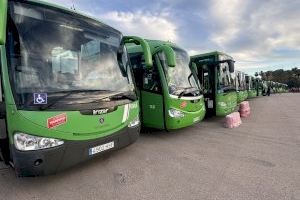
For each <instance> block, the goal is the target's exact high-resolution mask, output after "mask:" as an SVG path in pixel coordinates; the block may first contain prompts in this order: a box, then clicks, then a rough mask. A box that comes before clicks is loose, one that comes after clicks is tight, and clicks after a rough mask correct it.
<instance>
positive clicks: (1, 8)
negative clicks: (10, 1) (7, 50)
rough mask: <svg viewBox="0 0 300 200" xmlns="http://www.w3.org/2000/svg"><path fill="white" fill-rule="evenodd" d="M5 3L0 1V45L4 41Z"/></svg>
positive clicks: (4, 0) (2, 0)
mask: <svg viewBox="0 0 300 200" xmlns="http://www.w3.org/2000/svg"><path fill="white" fill-rule="evenodd" d="M6 19H7V1H6V0H0V45H3V44H4V43H5V40H6V21H7V20H6Z"/></svg>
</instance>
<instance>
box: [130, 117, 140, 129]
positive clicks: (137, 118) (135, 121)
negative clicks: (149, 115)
mask: <svg viewBox="0 0 300 200" xmlns="http://www.w3.org/2000/svg"><path fill="white" fill-rule="evenodd" d="M139 124H140V118H139V117H136V118H135V119H134V120H132V121H131V122H130V123H129V124H128V127H129V128H134V127H136V126H137V125H139Z"/></svg>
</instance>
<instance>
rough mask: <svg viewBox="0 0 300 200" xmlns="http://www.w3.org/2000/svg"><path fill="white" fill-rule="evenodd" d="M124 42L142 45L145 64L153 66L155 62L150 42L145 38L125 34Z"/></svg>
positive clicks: (149, 66)
mask: <svg viewBox="0 0 300 200" xmlns="http://www.w3.org/2000/svg"><path fill="white" fill-rule="evenodd" d="M122 42H123V43H124V44H129V43H134V44H136V45H141V47H142V49H143V53H144V58H145V64H146V66H147V67H148V68H152V66H153V63H152V54H151V49H150V46H149V45H148V43H147V42H146V41H145V40H144V39H142V38H140V37H136V36H124V37H123V40H122Z"/></svg>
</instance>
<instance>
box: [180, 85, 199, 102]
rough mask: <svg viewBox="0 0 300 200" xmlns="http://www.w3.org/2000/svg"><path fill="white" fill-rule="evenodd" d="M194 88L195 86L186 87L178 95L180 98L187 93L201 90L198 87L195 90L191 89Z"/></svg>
mask: <svg viewBox="0 0 300 200" xmlns="http://www.w3.org/2000/svg"><path fill="white" fill-rule="evenodd" d="M193 88H195V87H188V88H184V89H183V91H182V92H180V94H179V95H178V99H180V98H181V97H182V96H183V95H185V94H188V93H192V92H197V91H199V89H197V88H195V89H194V90H191V89H193Z"/></svg>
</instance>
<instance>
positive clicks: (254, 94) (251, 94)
mask: <svg viewBox="0 0 300 200" xmlns="http://www.w3.org/2000/svg"><path fill="white" fill-rule="evenodd" d="M254 97H257V91H256V90H255V89H251V90H248V98H254Z"/></svg>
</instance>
